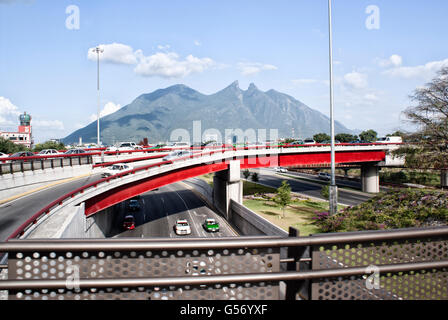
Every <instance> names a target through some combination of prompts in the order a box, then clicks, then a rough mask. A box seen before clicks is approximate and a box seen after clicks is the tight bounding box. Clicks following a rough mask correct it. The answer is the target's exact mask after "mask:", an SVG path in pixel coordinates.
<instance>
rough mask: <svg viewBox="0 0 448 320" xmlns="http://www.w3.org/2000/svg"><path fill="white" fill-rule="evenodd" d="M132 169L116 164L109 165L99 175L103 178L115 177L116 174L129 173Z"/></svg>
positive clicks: (128, 166)
mask: <svg viewBox="0 0 448 320" xmlns="http://www.w3.org/2000/svg"><path fill="white" fill-rule="evenodd" d="M132 169H133V167H132V166H130V165H128V164H124V163H116V164H113V165H111V166H110V167H107V168H106V169H105V170H104V172H103V173H102V174H101V175H102V177H103V178H104V177H110V176H113V175H116V174H118V173H121V172H125V171H129V170H132Z"/></svg>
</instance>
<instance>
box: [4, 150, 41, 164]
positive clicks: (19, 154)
mask: <svg viewBox="0 0 448 320" xmlns="http://www.w3.org/2000/svg"><path fill="white" fill-rule="evenodd" d="M33 156H35V154H34V153H32V152H30V151H20V152H16V153H14V154H12V155H10V156H9V157H8V158H24V157H33ZM15 161H26V159H24V160H11V162H15Z"/></svg>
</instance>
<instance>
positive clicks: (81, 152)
mask: <svg viewBox="0 0 448 320" xmlns="http://www.w3.org/2000/svg"><path fill="white" fill-rule="evenodd" d="M83 153H87V152H86V151H85V150H84V149H70V150H67V151H65V152H64V154H83Z"/></svg>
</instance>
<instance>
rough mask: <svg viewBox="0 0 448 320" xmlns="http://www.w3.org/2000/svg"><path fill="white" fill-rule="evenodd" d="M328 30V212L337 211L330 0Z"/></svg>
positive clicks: (329, 0)
mask: <svg viewBox="0 0 448 320" xmlns="http://www.w3.org/2000/svg"><path fill="white" fill-rule="evenodd" d="M328 31H329V60H330V131H331V185H330V190H329V191H330V192H329V193H330V199H329V200H330V214H331V215H334V214H336V213H337V211H338V187H337V185H336V177H335V173H336V165H335V147H334V145H335V138H334V110H333V104H334V94H333V91H334V90H333V30H332V19H331V0H328Z"/></svg>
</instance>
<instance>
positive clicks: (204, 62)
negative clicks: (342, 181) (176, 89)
mask: <svg viewBox="0 0 448 320" xmlns="http://www.w3.org/2000/svg"><path fill="white" fill-rule="evenodd" d="M446 12H448V1H446V0H428V1H423V0H416V1H404V0H394V1H391V0H368V1H364V0H333V61H334V89H335V91H334V99H335V104H334V109H335V118H336V120H338V121H340V122H341V123H342V124H344V125H345V126H346V127H347V128H349V129H352V130H367V129H374V130H376V131H377V132H378V133H379V134H380V135H385V134H388V133H392V132H394V131H395V130H399V129H401V130H408V129H409V128H410V127H409V125H408V124H407V122H406V119H405V117H404V116H403V114H402V112H403V111H404V110H405V109H406V108H407V107H408V106H410V105H412V104H413V101H411V99H410V98H409V96H410V95H411V94H412V93H413V91H414V90H415V89H416V88H418V87H421V86H424V85H425V84H426V83H428V82H429V81H430V80H431V79H432V78H433V77H435V75H436V72H437V70H439V69H440V68H441V67H443V66H445V65H448V41H446V30H448V19H446ZM97 45H100V46H101V47H102V48H103V49H104V53H102V54H101V56H100V87H101V91H100V103H101V108H102V111H101V116H104V115H107V114H110V113H112V112H115V111H117V110H118V109H119V108H121V107H124V106H126V105H127V104H129V103H131V102H132V101H133V100H134V99H135V98H136V97H138V96H139V95H141V94H144V93H150V92H153V91H154V90H157V89H160V88H165V87H168V86H171V85H174V84H179V83H181V84H185V85H187V86H189V87H191V88H193V89H195V90H198V91H199V92H201V93H204V94H212V93H215V92H217V91H219V90H221V89H223V88H225V87H227V86H228V85H230V84H231V83H232V82H234V81H235V80H238V81H239V84H240V87H241V89H243V90H246V89H247V87H248V86H249V84H250V83H255V85H256V86H257V87H258V88H259V89H260V90H263V91H267V90H270V89H275V90H277V91H280V92H283V93H286V94H289V95H291V96H293V97H294V98H296V99H298V100H300V101H302V102H303V103H305V104H307V105H308V106H309V107H311V108H313V109H316V110H318V111H320V112H322V113H324V114H326V115H329V110H330V107H329V105H330V104H329V101H330V99H329V80H328V79H329V60H328V57H329V50H328V7H327V0H276V1H273V0H270V1H268V0H244V1H241V0H240V1H235V0H226V1H221V0H216V1H210V0H208V1H207V0H182V1H180V0H165V1H155V0H144V1H143V0H141V1H138V0H133V1H129V0H127V1H125V0H114V1H110V0H94V1H92V0H90V1H88V0H67V1H66V0H53V1H51V0H0V130H3V131H6V130H11V129H15V128H16V126H17V123H18V120H17V117H18V115H19V114H20V113H21V112H24V111H26V112H27V113H29V114H31V115H32V117H33V120H32V124H33V134H34V138H35V142H37V143H38V142H43V141H46V140H47V139H52V138H63V137H65V136H67V135H68V134H70V133H71V132H73V131H74V130H76V129H79V128H81V127H83V126H85V125H87V124H89V123H90V122H91V121H94V120H96V112H97V111H96V110H97V78H96V77H97V61H96V54H93V53H92V52H91V51H90V50H91V49H92V48H94V47H95V46H97ZM302 138H305V137H302Z"/></svg>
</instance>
